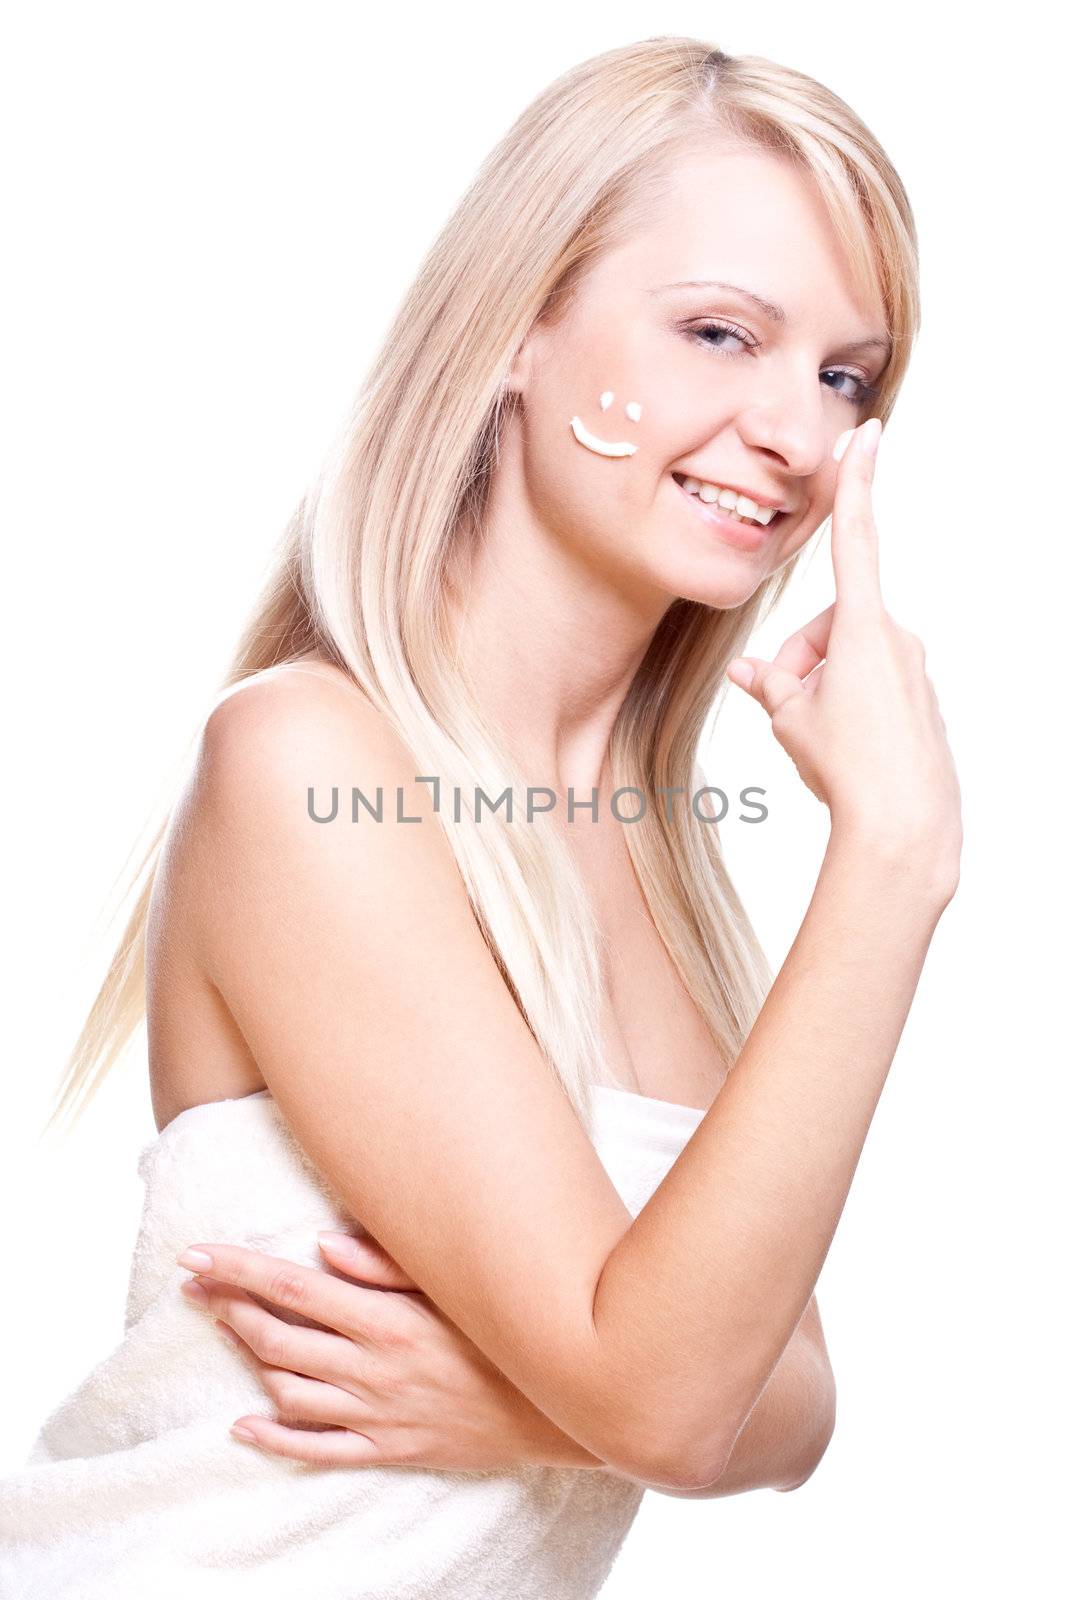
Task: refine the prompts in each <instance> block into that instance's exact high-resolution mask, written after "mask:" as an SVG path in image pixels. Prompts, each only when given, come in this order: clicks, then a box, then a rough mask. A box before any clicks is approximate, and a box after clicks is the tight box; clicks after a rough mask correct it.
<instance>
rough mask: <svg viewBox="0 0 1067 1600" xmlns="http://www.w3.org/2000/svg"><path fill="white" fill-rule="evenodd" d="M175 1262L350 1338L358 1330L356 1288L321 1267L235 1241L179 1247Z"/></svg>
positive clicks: (358, 1316) (358, 1301) (359, 1322)
mask: <svg viewBox="0 0 1067 1600" xmlns="http://www.w3.org/2000/svg"><path fill="white" fill-rule="evenodd" d="M177 1262H178V1265H179V1266H180V1267H186V1268H187V1269H188V1270H189V1271H190V1272H197V1273H203V1274H204V1275H205V1276H208V1277H211V1278H217V1279H218V1280H219V1281H220V1282H221V1283H228V1284H232V1285H234V1286H235V1287H237V1288H239V1289H247V1290H249V1291H250V1292H251V1293H252V1294H257V1295H259V1297H260V1298H261V1299H263V1300H269V1301H270V1302H271V1304H272V1305H276V1306H284V1308H285V1309H286V1310H287V1311H295V1312H296V1313H297V1314H298V1315H300V1316H302V1317H307V1318H309V1319H310V1320H311V1321H312V1322H320V1323H322V1324H323V1325H324V1326H325V1327H327V1328H334V1329H336V1330H337V1332H338V1333H344V1334H347V1335H348V1336H349V1337H354V1336H356V1335H358V1333H359V1332H360V1330H361V1328H363V1322H362V1321H361V1318H360V1310H359V1307H360V1303H361V1302H360V1297H359V1294H358V1290H357V1286H356V1285H355V1284H353V1283H351V1282H349V1281H347V1280H345V1279H342V1278H335V1277H333V1275H332V1274H331V1273H329V1272H324V1271H323V1270H322V1269H321V1268H320V1267H302V1266H299V1265H298V1263H297V1262H295V1261H285V1260H282V1259H280V1258H279V1257H277V1256H266V1255H263V1253H262V1252H261V1251H259V1250H246V1249H244V1248H243V1247H242V1246H241V1245H235V1244H198V1245H192V1246H191V1247H190V1248H189V1249H188V1250H183V1251H182V1253H181V1255H180V1256H178V1257H177ZM364 1331H365V1329H364Z"/></svg>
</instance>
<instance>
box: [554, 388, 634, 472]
mask: <svg viewBox="0 0 1067 1600" xmlns="http://www.w3.org/2000/svg"><path fill="white" fill-rule="evenodd" d="M614 399H615V396H614V394H613V393H612V392H611V390H610V389H605V390H604V393H603V394H602V395H601V396H600V409H601V411H607V409H608V407H609V406H610V405H611V404H612V403H613V401H614ZM624 409H625V411H626V415H627V416H628V417H629V418H630V421H631V422H640V420H641V406H640V404H639V403H638V401H636V400H628V401H627V403H626V406H625V408H624ZM570 428H571V432H572V433H573V434H574V437H575V438H576V439H577V441H578V443H579V444H583V445H584V446H585V448H586V449H587V450H592V451H593V452H594V454H595V455H598V456H632V455H633V453H634V451H635V450H636V449H637V446H636V445H635V444H631V443H630V442H629V440H627V439H615V440H612V439H601V438H598V436H597V435H596V434H595V433H591V432H590V431H589V429H588V428H587V427H586V425H585V423H584V422H583V421H582V419H581V417H572V418H571V421H570Z"/></svg>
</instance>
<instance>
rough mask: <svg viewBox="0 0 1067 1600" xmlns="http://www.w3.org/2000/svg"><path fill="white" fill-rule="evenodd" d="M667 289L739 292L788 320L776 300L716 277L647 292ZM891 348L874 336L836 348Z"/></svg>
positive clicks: (775, 317) (780, 319)
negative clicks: (721, 280)
mask: <svg viewBox="0 0 1067 1600" xmlns="http://www.w3.org/2000/svg"><path fill="white" fill-rule="evenodd" d="M669 289H726V290H728V291H729V292H730V293H731V294H739V295H741V297H742V298H743V299H745V300H751V301H752V302H753V304H754V305H757V306H759V308H760V310H761V311H762V312H763V313H764V315H765V316H768V317H769V318H770V319H771V321H772V322H777V323H779V324H782V323H785V322H787V321H788V318H787V317H786V314H785V311H784V309H783V307H782V306H780V305H779V304H778V302H777V301H776V300H765V299H764V298H763V296H762V295H759V294H756V293H755V292H754V291H753V290H752V289H742V288H741V287H740V285H739V284H736V283H721V282H720V281H719V280H718V279H716V278H684V279H683V280H682V281H681V282H680V283H665V284H663V285H662V287H660V288H659V289H650V290H649V294H651V295H658V294H666V293H667V291H668V290H669ZM892 348H893V347H892V345H891V344H890V342H889V340H888V339H881V338H874V337H872V338H870V339H853V340H852V342H851V343H850V344H842V345H838V349H839V350H841V351H842V352H845V351H848V352H851V351H853V350H875V349H878V350H885V351H887V352H891V351H892Z"/></svg>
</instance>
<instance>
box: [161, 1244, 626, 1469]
mask: <svg viewBox="0 0 1067 1600" xmlns="http://www.w3.org/2000/svg"><path fill="white" fill-rule="evenodd" d="M331 1239H332V1240H339V1241H341V1243H340V1245H333V1244H331V1243H330V1242H329V1241H330V1240H331ZM319 1242H320V1248H321V1249H322V1252H323V1255H324V1256H325V1257H326V1259H327V1260H328V1261H329V1263H330V1265H331V1266H332V1267H334V1268H335V1269H336V1270H337V1271H339V1272H343V1273H345V1274H346V1275H347V1276H348V1277H350V1278H355V1279H358V1280H359V1282H345V1281H343V1280H341V1279H339V1278H338V1277H336V1276H334V1275H333V1274H332V1273H329V1272H322V1271H319V1270H318V1269H316V1268H308V1267H301V1266H298V1265H296V1264H295V1263H293V1262H291V1261H285V1260H281V1259H279V1258H277V1257H273V1256H267V1255H263V1254H261V1253H260V1252H259V1251H256V1250H245V1249H242V1248H240V1247H238V1246H236V1245H204V1246H198V1247H197V1248H198V1251H200V1252H203V1251H207V1252H208V1253H209V1255H210V1260H211V1265H210V1267H207V1266H205V1265H204V1264H203V1263H202V1262H201V1263H199V1265H200V1271H199V1272H198V1274H197V1275H196V1276H195V1277H194V1278H192V1279H190V1280H189V1281H188V1282H187V1283H184V1284H183V1285H182V1293H183V1294H185V1295H186V1296H187V1298H189V1299H191V1300H194V1301H195V1302H196V1303H197V1304H202V1305H203V1306H204V1308H205V1309H206V1310H207V1311H210V1313H211V1314H212V1316H214V1317H216V1318H217V1319H218V1327H219V1332H220V1333H222V1334H224V1335H226V1334H228V1335H229V1338H230V1340H231V1342H232V1343H233V1344H234V1345H235V1346H236V1348H237V1350H238V1352H239V1353H240V1355H241V1356H242V1357H243V1358H244V1359H245V1360H246V1361H248V1362H249V1364H250V1365H251V1367H252V1370H253V1371H254V1373H255V1375H256V1377H257V1378H258V1379H259V1381H260V1383H261V1384H262V1385H263V1388H264V1389H265V1390H266V1392H267V1394H268V1395H269V1396H270V1399H271V1400H272V1401H273V1402H274V1406H275V1409H276V1412H277V1419H278V1420H272V1419H271V1418H269V1417H260V1416H244V1417H240V1418H238V1421H237V1423H235V1424H234V1426H235V1428H236V1427H238V1426H240V1427H241V1428H243V1429H245V1430H247V1433H248V1434H250V1435H251V1440H250V1441H249V1442H252V1443H255V1444H257V1445H259V1446H260V1447H261V1448H262V1449H265V1450H268V1451H271V1452H273V1453H274V1454H275V1455H282V1456H289V1457H291V1458H293V1459H294V1460H297V1461H308V1462H312V1463H314V1464H316V1465H319V1466H419V1467H429V1468H436V1469H438V1470H445V1471H447V1470H454V1471H501V1470H510V1469H514V1468H515V1467H517V1466H520V1465H522V1464H524V1463H527V1462H537V1463H540V1464H543V1465H552V1466H560V1465H566V1466H593V1467H596V1466H601V1465H602V1463H601V1462H599V1461H598V1460H597V1459H596V1457H595V1456H591V1455H590V1454H589V1453H588V1451H586V1450H583V1449H582V1447H581V1446H580V1445H578V1444H576V1443H575V1441H574V1440H572V1439H570V1438H569V1437H568V1436H567V1435H566V1434H563V1433H561V1432H560V1430H559V1429H557V1428H556V1427H555V1425H554V1424H553V1423H552V1422H550V1421H549V1419H548V1418H547V1417H545V1416H544V1415H543V1414H542V1413H541V1412H540V1411H538V1410H537V1408H536V1407H535V1406H534V1405H533V1404H532V1403H531V1402H530V1401H529V1400H527V1398H526V1396H525V1395H524V1394H522V1393H521V1392H520V1391H519V1390H518V1389H516V1388H515V1387H514V1385H513V1384H511V1383H510V1382H509V1381H508V1379H507V1378H505V1377H504V1375H503V1373H502V1372H500V1371H499V1369H498V1368H496V1367H494V1366H493V1365H492V1363H491V1362H490V1361H489V1360H488V1359H487V1358H486V1357H485V1356H484V1355H483V1354H482V1352H481V1351H480V1350H479V1349H478V1348H477V1346H476V1345H474V1344H473V1343H472V1342H471V1340H470V1339H468V1338H467V1337H466V1335H465V1334H463V1333H462V1332H461V1331H460V1329H458V1328H457V1327H456V1326H455V1325H454V1324H453V1323H452V1322H450V1321H449V1319H448V1318H447V1317H446V1316H445V1315H444V1313H443V1312H441V1311H439V1310H438V1309H437V1307H436V1306H435V1305H434V1303H433V1301H431V1300H429V1299H428V1298H427V1296H426V1295H424V1294H423V1293H422V1292H421V1291H420V1290H419V1288H418V1286H417V1285H416V1284H414V1283H413V1282H412V1281H411V1279H410V1278H408V1277H407V1276H406V1275H405V1274H404V1272H403V1271H402V1270H401V1269H400V1267H399V1266H398V1265H397V1263H396V1262H395V1261H394V1260H393V1258H392V1257H391V1256H390V1255H388V1254H387V1253H386V1251H385V1250H383V1249H382V1247H381V1246H380V1245H379V1244H378V1243H377V1241H376V1240H374V1239H372V1238H370V1236H369V1235H362V1236H360V1237H358V1238H357V1237H354V1236H352V1235H349V1234H332V1235H327V1234H323V1235H321V1236H320V1241H319ZM179 1261H180V1263H181V1264H182V1265H183V1266H184V1265H188V1266H193V1265H196V1264H197V1263H195V1262H193V1261H190V1260H188V1259H183V1258H182V1257H179ZM197 1285H199V1287H200V1291H201V1294H200V1295H198V1294H197V1292H196V1286H197ZM253 1295H255V1296H258V1297H261V1298H262V1299H264V1300H268V1301H270V1302H271V1303H272V1305H275V1306H280V1307H283V1308H285V1309H286V1310H288V1311H290V1312H295V1313H297V1314H298V1315H299V1316H301V1317H302V1318H307V1319H308V1320H309V1321H311V1322H315V1323H319V1324H321V1325H322V1330H329V1331H320V1329H317V1328H309V1327H304V1326H302V1325H295V1324H293V1323H291V1322H287V1321H285V1320H284V1319H283V1318H282V1317H280V1316H277V1315H275V1314H274V1313H273V1312H272V1311H270V1310H267V1309H265V1308H264V1307H263V1306H262V1305H260V1304H259V1303H258V1301H257V1300H256V1299H253V1298H252V1296H253Z"/></svg>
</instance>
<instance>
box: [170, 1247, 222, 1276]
mask: <svg viewBox="0 0 1067 1600" xmlns="http://www.w3.org/2000/svg"><path fill="white" fill-rule="evenodd" d="M178 1265H179V1267H191V1268H192V1270H193V1271H194V1272H208V1271H210V1269H211V1268H212V1267H213V1266H214V1265H215V1263H214V1262H213V1261H212V1259H211V1257H210V1256H209V1255H208V1253H207V1251H206V1250H183V1251H182V1253H181V1255H180V1256H179V1257H178Z"/></svg>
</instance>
